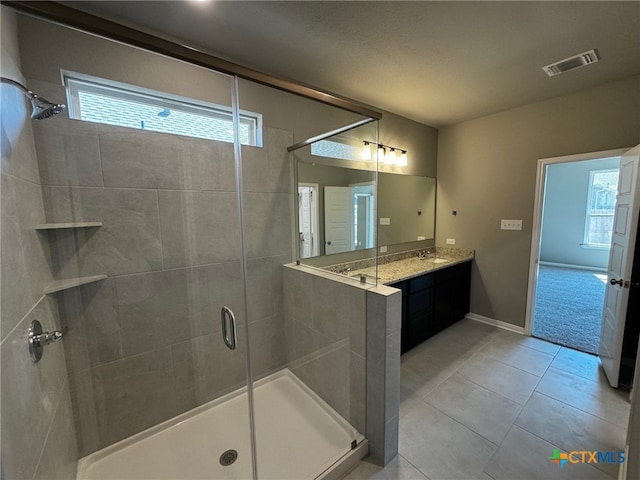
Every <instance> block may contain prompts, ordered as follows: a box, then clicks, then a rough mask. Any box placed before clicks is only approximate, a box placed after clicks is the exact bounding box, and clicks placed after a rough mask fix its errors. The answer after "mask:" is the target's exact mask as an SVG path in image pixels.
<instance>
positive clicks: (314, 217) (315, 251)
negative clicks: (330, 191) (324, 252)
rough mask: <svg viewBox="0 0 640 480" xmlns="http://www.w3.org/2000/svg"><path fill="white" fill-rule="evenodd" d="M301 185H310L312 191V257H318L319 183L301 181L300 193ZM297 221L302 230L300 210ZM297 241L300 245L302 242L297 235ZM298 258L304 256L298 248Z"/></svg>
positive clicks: (299, 184) (299, 185)
mask: <svg viewBox="0 0 640 480" xmlns="http://www.w3.org/2000/svg"><path fill="white" fill-rule="evenodd" d="M300 187H308V188H310V189H311V192H312V205H311V210H312V212H311V213H312V215H311V217H312V218H311V230H312V233H313V239H314V242H313V246H312V248H311V257H317V256H318V255H320V253H319V252H320V247H319V245H318V242H319V241H320V224H319V217H320V206H319V205H318V203H319V202H318V188H320V187H319V185H318V184H317V183H305V182H299V183H298V193H299V192H300ZM298 208H299V204H298ZM296 221H297V226H298V232H299V231H300V227H301V225H300V212H299V211H298V218H297V219H296ZM296 239H297V242H298V247H299V244H300V239H299V238H298V236H296ZM298 258H299V259H300V258H302V252H300V251H299V250H298Z"/></svg>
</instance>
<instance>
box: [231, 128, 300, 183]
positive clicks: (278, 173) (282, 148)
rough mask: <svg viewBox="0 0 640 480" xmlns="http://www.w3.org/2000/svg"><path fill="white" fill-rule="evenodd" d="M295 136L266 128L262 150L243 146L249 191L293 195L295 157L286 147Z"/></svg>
mask: <svg viewBox="0 0 640 480" xmlns="http://www.w3.org/2000/svg"><path fill="white" fill-rule="evenodd" d="M291 144H293V134H292V133H291V132H287V131H285V130H277V129H275V128H268V127H265V128H263V147H262V148H260V147H253V146H248V145H243V146H242V166H243V169H242V174H243V175H242V176H243V180H244V183H243V187H244V190H245V191H246V192H269V193H275V192H279V193H291V191H292V183H293V182H292V179H291V174H292V170H293V169H292V167H291V162H292V156H291V155H290V154H289V153H288V152H287V147H288V146H289V145H291Z"/></svg>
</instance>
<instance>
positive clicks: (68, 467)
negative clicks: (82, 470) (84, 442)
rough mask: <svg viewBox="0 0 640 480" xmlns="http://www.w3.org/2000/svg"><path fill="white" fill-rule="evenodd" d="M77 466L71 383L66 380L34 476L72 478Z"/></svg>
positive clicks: (54, 479)
mask: <svg viewBox="0 0 640 480" xmlns="http://www.w3.org/2000/svg"><path fill="white" fill-rule="evenodd" d="M77 467H78V447H77V445H76V431H75V427H74V423H73V411H72V410H71V397H70V395H69V385H68V383H67V382H65V386H64V389H63V391H62V395H61V396H60V401H59V402H58V408H57V409H56V413H55V416H54V418H53V423H52V424H51V429H50V431H49V435H48V437H47V442H46V444H45V446H44V450H43V452H42V456H41V458H40V462H39V464H38V468H37V470H36V473H35V476H34V477H33V478H34V480H70V479H74V478H76V471H77Z"/></svg>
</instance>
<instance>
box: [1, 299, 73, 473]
mask: <svg viewBox="0 0 640 480" xmlns="http://www.w3.org/2000/svg"><path fill="white" fill-rule="evenodd" d="M33 319H38V320H40V322H41V323H42V327H43V330H45V331H46V330H55V329H57V328H59V323H58V318H57V315H56V311H55V305H54V303H53V301H52V300H51V298H49V297H42V299H41V301H40V302H38V304H37V305H36V306H35V307H34V309H33V310H32V311H31V312H30V313H29V314H28V315H27V316H25V318H24V320H23V321H22V322H21V323H20V324H19V325H18V327H17V328H16V329H15V330H14V331H13V332H12V333H11V334H10V335H9V336H8V337H7V338H6V339H5V340H4V341H3V342H2V344H1V348H0V350H1V352H0V356H1V358H0V361H1V364H2V378H1V379H0V381H1V384H0V391H1V392H2V402H1V406H0V409H1V415H0V418H2V428H1V432H0V435H1V443H2V464H3V468H4V474H5V475H6V478H20V479H22V478H31V477H32V476H33V474H34V473H35V470H36V465H37V461H38V458H39V456H40V452H41V451H42V449H43V447H44V444H45V439H46V436H47V431H48V429H49V426H50V425H51V422H52V421H53V418H54V414H55V408H56V406H57V405H58V403H59V399H60V395H61V392H62V387H63V386H64V384H65V378H66V370H65V360H64V350H63V346H62V344H61V343H56V344H53V345H49V346H48V347H47V351H46V352H44V356H43V359H42V361H40V362H39V363H37V364H36V363H33V362H32V361H31V357H30V356H29V352H28V349H27V343H26V341H25V339H26V338H27V332H28V329H29V326H30V324H31V321H32V320H33ZM34 452H35V453H34Z"/></svg>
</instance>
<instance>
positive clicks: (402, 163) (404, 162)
mask: <svg viewBox="0 0 640 480" xmlns="http://www.w3.org/2000/svg"><path fill="white" fill-rule="evenodd" d="M401 152H402V153H401V154H400V157H398V163H397V165H398V166H399V167H406V166H407V165H409V162H408V160H407V151H406V150H401Z"/></svg>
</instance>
